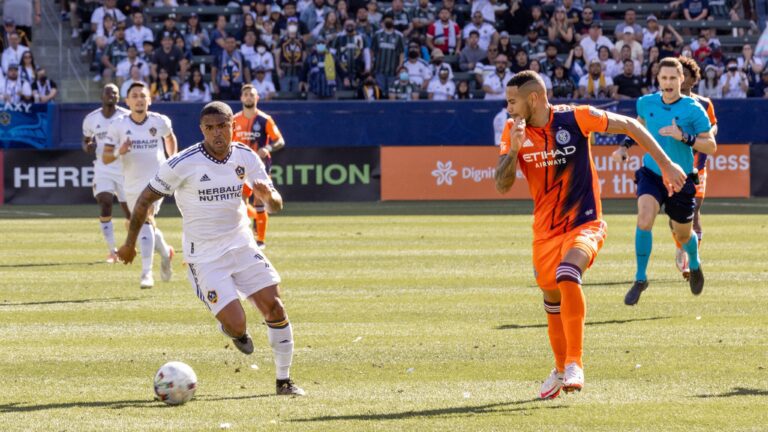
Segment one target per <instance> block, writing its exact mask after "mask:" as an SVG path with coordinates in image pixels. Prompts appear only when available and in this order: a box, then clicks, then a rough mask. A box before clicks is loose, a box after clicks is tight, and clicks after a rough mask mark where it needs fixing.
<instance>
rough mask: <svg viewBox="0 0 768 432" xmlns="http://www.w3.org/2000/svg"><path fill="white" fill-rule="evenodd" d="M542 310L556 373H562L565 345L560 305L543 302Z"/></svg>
mask: <svg viewBox="0 0 768 432" xmlns="http://www.w3.org/2000/svg"><path fill="white" fill-rule="evenodd" d="M544 310H545V311H546V312H547V333H549V344H550V345H551V346H552V353H554V354H555V367H557V370H558V372H563V371H564V370H565V353H566V347H567V344H566V342H565V332H564V331H563V321H562V320H561V319H560V303H549V302H547V301H544Z"/></svg>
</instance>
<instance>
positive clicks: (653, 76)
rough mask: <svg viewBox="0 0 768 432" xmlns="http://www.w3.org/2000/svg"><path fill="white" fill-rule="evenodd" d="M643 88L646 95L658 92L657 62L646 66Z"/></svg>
mask: <svg viewBox="0 0 768 432" xmlns="http://www.w3.org/2000/svg"><path fill="white" fill-rule="evenodd" d="M643 87H645V90H646V93H656V92H657V91H659V61H653V62H651V63H650V64H649V65H648V70H647V71H646V72H645V81H644V82H643Z"/></svg>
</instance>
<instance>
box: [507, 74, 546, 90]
mask: <svg viewBox="0 0 768 432" xmlns="http://www.w3.org/2000/svg"><path fill="white" fill-rule="evenodd" d="M540 79H541V78H539V74H538V73H536V72H534V71H532V70H524V71H520V72H518V73H516V74H515V76H513V77H512V79H511V80H509V82H508V83H507V87H522V86H523V85H525V84H528V83H529V82H531V81H538V80H540Z"/></svg>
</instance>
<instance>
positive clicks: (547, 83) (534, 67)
mask: <svg viewBox="0 0 768 432" xmlns="http://www.w3.org/2000/svg"><path fill="white" fill-rule="evenodd" d="M528 69H530V70H531V71H533V72H536V73H537V74H539V76H540V77H541V80H542V81H544V88H546V89H547V97H549V98H552V97H554V96H552V80H551V79H549V77H548V76H547V75H546V74H545V73H542V71H541V63H539V61H538V60H536V59H533V60H531V64H530V65H528Z"/></svg>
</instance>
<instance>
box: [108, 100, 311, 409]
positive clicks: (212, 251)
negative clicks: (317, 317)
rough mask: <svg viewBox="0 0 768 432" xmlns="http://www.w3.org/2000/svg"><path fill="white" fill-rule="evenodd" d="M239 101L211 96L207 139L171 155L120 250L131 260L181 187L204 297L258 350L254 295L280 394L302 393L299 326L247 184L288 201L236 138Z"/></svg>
mask: <svg viewBox="0 0 768 432" xmlns="http://www.w3.org/2000/svg"><path fill="white" fill-rule="evenodd" d="M232 118H233V114H232V109H231V108H230V107H229V106H228V105H226V104H224V103H222V102H211V103H209V104H208V105H206V106H205V107H204V108H203V111H202V112H201V113H200V129H201V130H202V132H203V137H204V140H203V142H201V143H197V144H195V145H193V146H192V147H189V148H187V149H185V150H184V151H182V152H181V153H179V154H178V155H176V156H175V157H172V158H171V159H169V160H168V161H167V162H165V163H164V164H163V165H162V166H161V167H160V170H159V171H158V172H157V175H155V176H154V178H152V179H151V181H150V182H149V185H147V187H146V188H145V189H144V191H143V192H142V193H141V196H140V197H139V198H138V201H137V202H136V206H135V207H134V208H133V215H132V217H131V223H130V227H129V229H128V236H127V237H126V240H125V244H124V245H123V246H122V247H121V248H120V250H119V251H118V255H119V256H120V258H121V259H122V260H123V261H124V262H126V263H130V262H131V261H133V258H134V257H135V256H136V238H137V236H138V235H139V231H140V230H141V227H142V224H143V223H144V219H145V217H146V216H147V215H149V214H151V208H152V205H153V203H156V202H158V201H159V200H161V199H162V198H163V197H164V196H169V195H170V194H174V195H175V197H176V205H177V206H178V207H179V210H180V211H181V215H182V218H183V230H184V233H183V238H184V240H183V250H184V259H185V260H186V262H187V263H188V264H189V270H188V273H189V280H190V282H191V283H192V287H193V288H194V289H195V291H196V294H197V297H198V298H199V299H200V300H201V301H202V302H203V303H204V304H205V305H206V307H208V309H209V310H210V311H211V313H212V314H213V315H214V316H215V317H216V319H217V320H218V321H219V329H220V330H221V331H222V332H223V333H224V334H225V335H226V336H228V337H230V338H232V341H233V342H234V344H235V346H236V347H237V348H238V349H239V350H240V351H242V352H243V353H245V354H251V353H252V352H253V340H252V339H251V336H250V335H249V334H248V331H247V327H246V322H245V311H244V310H243V306H242V305H241V304H240V302H239V301H238V296H241V297H243V298H247V299H248V300H249V301H250V302H251V304H253V305H254V306H256V308H257V309H258V310H259V312H261V314H262V315H263V316H264V320H265V321H266V324H267V336H268V338H269V343H270V345H271V346H272V351H273V353H274V358H275V366H276V375H277V394H278V395H303V394H304V390H302V389H301V388H299V387H297V386H296V385H295V384H294V383H293V382H292V381H291V379H290V373H289V372H290V366H291V362H292V359H293V330H292V327H291V324H290V323H289V321H288V316H287V315H286V311H285V308H284V306H283V303H282V301H281V300H280V290H279V287H278V283H279V282H280V276H279V275H278V274H277V271H276V270H275V269H274V267H272V264H271V263H270V262H269V260H268V259H267V257H266V256H265V255H264V253H263V252H262V251H261V250H260V249H259V247H258V245H257V244H256V241H255V240H254V238H253V234H251V232H250V229H249V223H248V222H249V221H248V217H247V214H246V206H245V202H244V201H243V199H242V195H243V185H244V184H245V185H248V187H250V188H251V189H252V191H253V194H254V195H255V196H256V197H257V198H258V199H260V200H261V201H262V202H264V203H265V204H266V205H267V206H268V207H269V208H270V210H271V211H279V210H281V209H282V208H283V198H282V197H281V196H280V193H278V192H277V190H275V188H274V186H273V185H272V181H271V180H270V179H269V175H268V174H267V171H266V169H265V166H264V163H263V162H262V161H261V158H259V156H258V155H257V154H256V153H254V152H253V151H252V150H251V149H250V148H248V147H246V146H245V145H243V144H240V143H237V142H235V143H233V142H232V121H233V120H232Z"/></svg>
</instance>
